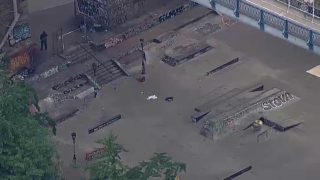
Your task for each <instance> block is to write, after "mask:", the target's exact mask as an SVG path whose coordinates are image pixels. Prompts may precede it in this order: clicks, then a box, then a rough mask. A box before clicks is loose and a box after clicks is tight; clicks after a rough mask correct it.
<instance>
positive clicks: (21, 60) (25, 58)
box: [10, 52, 30, 71]
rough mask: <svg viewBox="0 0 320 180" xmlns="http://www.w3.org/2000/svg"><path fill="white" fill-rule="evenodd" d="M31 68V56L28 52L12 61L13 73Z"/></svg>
mask: <svg viewBox="0 0 320 180" xmlns="http://www.w3.org/2000/svg"><path fill="white" fill-rule="evenodd" d="M29 66H30V56H29V54H28V52H24V53H22V54H20V55H18V56H16V57H14V58H12V59H11V61H10V69H11V70H13V71H16V70H18V69H20V68H23V67H29Z"/></svg>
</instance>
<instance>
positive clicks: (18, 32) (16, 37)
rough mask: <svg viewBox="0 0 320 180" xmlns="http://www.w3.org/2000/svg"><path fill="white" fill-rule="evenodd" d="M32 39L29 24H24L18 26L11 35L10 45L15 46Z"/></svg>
mask: <svg viewBox="0 0 320 180" xmlns="http://www.w3.org/2000/svg"><path fill="white" fill-rule="evenodd" d="M29 38H31V30H30V26H29V23H22V24H18V25H16V26H15V27H14V28H13V30H12V32H11V34H10V35H9V37H8V39H9V45H10V46H14V45H16V44H18V43H20V42H21V41H24V40H26V39H29Z"/></svg>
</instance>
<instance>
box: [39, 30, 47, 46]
mask: <svg viewBox="0 0 320 180" xmlns="http://www.w3.org/2000/svg"><path fill="white" fill-rule="evenodd" d="M47 37H48V34H47V33H46V32H45V31H43V32H42V34H41V35H40V42H41V51H42V50H43V48H44V49H45V50H47V47H48V46H47Z"/></svg>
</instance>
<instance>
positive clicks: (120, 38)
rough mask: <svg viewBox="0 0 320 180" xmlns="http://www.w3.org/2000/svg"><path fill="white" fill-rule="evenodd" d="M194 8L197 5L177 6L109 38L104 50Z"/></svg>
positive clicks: (192, 3)
mask: <svg viewBox="0 0 320 180" xmlns="http://www.w3.org/2000/svg"><path fill="white" fill-rule="evenodd" d="M195 6H197V3H194V2H191V3H188V4H185V5H182V6H179V7H178V8H176V9H174V10H171V11H169V12H166V13H164V14H162V15H160V16H159V17H157V18H155V19H153V20H151V21H149V22H146V23H144V24H141V25H139V26H137V27H134V28H132V29H130V30H128V31H127V32H125V33H123V34H120V35H118V36H116V37H114V38H110V39H108V40H107V41H106V42H105V48H106V49H109V48H111V47H114V46H115V45H117V44H119V43H121V42H122V41H124V40H126V39H128V38H131V37H133V36H135V35H137V34H139V33H141V32H144V31H146V30H148V29H150V28H152V27H154V26H156V25H158V24H160V23H162V22H164V21H166V20H169V19H171V18H173V17H175V16H176V15H179V14H181V13H182V12H185V11H187V10H189V9H191V8H193V7H195Z"/></svg>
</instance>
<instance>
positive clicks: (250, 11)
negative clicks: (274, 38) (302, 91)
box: [210, 0, 320, 50]
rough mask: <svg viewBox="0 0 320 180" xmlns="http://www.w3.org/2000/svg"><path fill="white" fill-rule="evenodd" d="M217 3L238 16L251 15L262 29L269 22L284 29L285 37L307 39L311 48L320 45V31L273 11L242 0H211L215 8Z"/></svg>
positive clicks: (277, 27)
mask: <svg viewBox="0 0 320 180" xmlns="http://www.w3.org/2000/svg"><path fill="white" fill-rule="evenodd" d="M216 3H217V4H220V5H223V6H225V7H227V8H229V9H232V10H233V11H234V14H235V16H236V17H239V16H240V14H244V15H246V16H248V17H251V18H252V19H254V20H256V21H257V23H258V24H259V25H260V29H262V30H264V25H265V24H267V25H269V26H271V27H273V28H276V29H279V30H280V31H282V34H283V36H284V37H285V38H288V37H289V36H290V35H293V36H295V37H298V38H300V39H302V40H305V41H306V44H307V45H308V47H309V49H310V50H313V45H318V46H320V32H318V31H316V30H314V29H310V28H308V27H305V26H303V25H301V24H298V23H296V22H293V21H291V20H289V19H285V18H284V17H281V16H279V15H277V14H275V13H273V12H270V11H267V10H264V9H262V8H260V7H258V6H255V5H253V4H250V3H248V2H244V1H241V0H211V1H210V4H211V6H212V8H213V9H215V7H216V5H215V4H216Z"/></svg>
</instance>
